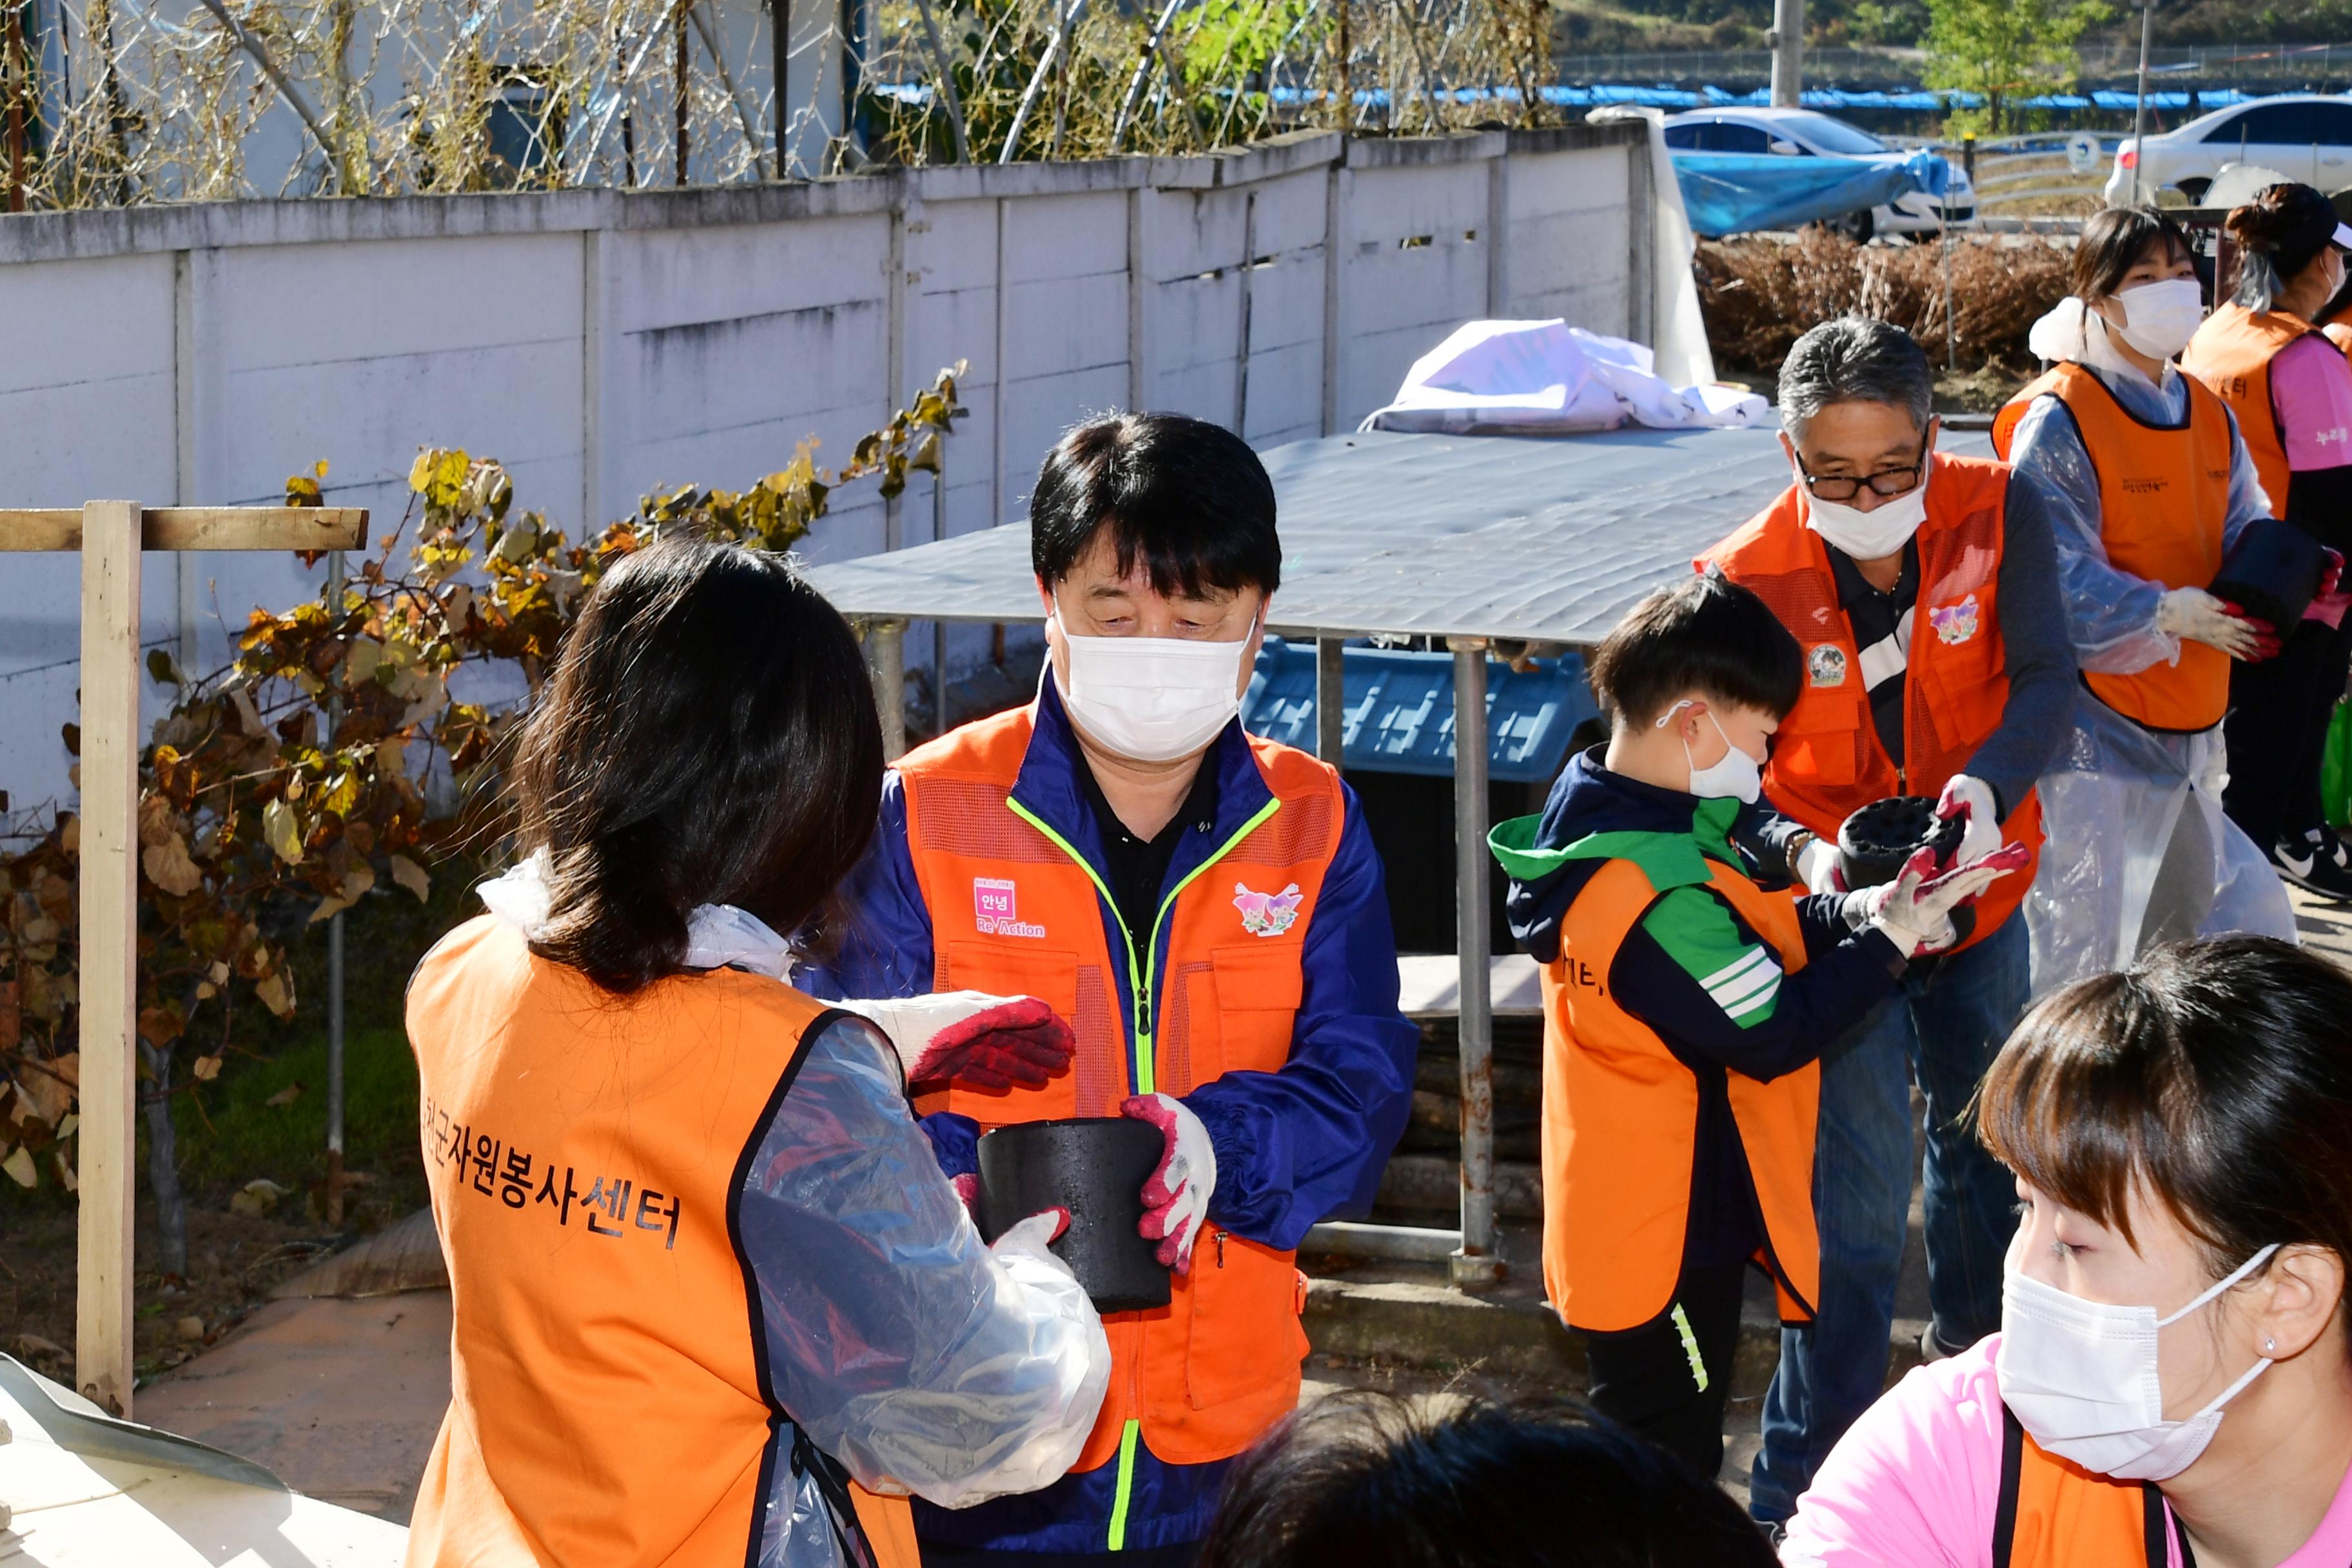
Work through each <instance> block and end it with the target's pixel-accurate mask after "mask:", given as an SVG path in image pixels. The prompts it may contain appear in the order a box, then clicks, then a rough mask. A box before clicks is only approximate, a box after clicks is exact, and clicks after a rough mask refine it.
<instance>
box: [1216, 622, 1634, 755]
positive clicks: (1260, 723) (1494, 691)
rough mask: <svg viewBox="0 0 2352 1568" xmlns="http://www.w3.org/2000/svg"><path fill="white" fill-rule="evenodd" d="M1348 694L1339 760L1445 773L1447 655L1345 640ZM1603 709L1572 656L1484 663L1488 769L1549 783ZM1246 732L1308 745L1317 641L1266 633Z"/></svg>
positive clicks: (1449, 717)
mask: <svg viewBox="0 0 2352 1568" xmlns="http://www.w3.org/2000/svg"><path fill="white" fill-rule="evenodd" d="M1342 669H1343V676H1342V679H1343V682H1344V689H1345V691H1346V693H1347V717H1346V723H1345V726H1344V729H1343V731H1342V737H1343V754H1344V757H1345V764H1346V766H1348V767H1349V768H1352V769H1358V770H1361V771H1364V772H1368V773H1422V774H1427V775H1433V776H1451V775H1452V773H1453V772H1454V656H1453V655H1452V654H1446V653H1412V652H1408V651H1404V650H1402V649H1395V648H1381V647H1370V646H1367V645H1361V644H1357V643H1349V645H1348V647H1347V650H1346V655H1345V662H1344V664H1343V667H1342ZM1600 711H1601V710H1600V707H1599V705H1598V704H1596V703H1595V702H1594V701H1593V700H1592V689H1591V687H1590V686H1589V685H1587V684H1586V682H1585V679H1584V658H1583V656H1582V655H1580V654H1577V653H1572V652H1571V653H1566V654H1562V655H1561V656H1560V657H1559V658H1544V659H1538V660H1537V661H1536V666H1535V668H1533V669H1530V670H1528V671H1527V672H1525V673H1524V674H1523V673H1520V672H1519V671H1517V670H1514V669H1513V668H1511V667H1510V666H1509V665H1507V664H1505V663H1504V662H1502V661H1501V660H1500V659H1495V658H1490V659H1488V660H1487V661H1486V736H1487V771H1488V773H1489V775H1490V776H1491V777H1494V778H1496V779H1504V780H1508V781H1510V782H1513V783H1517V784H1548V783H1549V782H1550V781H1551V779H1552V778H1553V777H1554V776H1555V775H1556V774H1558V773H1559V770H1560V766H1561V764H1562V763H1565V762H1566V761H1567V759H1568V745H1569V739H1570V736H1571V735H1573V734H1574V733H1575V731H1576V727H1577V726H1578V725H1579V724H1580V723H1582V722H1583V721H1585V720H1587V719H1591V718H1595V717H1598V716H1599V714H1600ZM1242 722H1243V723H1244V725H1246V726H1247V727H1248V729H1249V730H1250V731H1251V732H1252V733H1253V734H1258V735H1264V736H1265V737H1266V738H1267V739H1269V740H1275V741H1280V742H1284V743H1286V744H1287V745H1293V746H1297V747H1298V748H1300V749H1301V750H1303V751H1309V752H1311V751H1313V750H1314V749H1315V645H1314V644H1313V643H1287V642H1285V641H1284V640H1283V639H1282V638H1280V637H1268V638H1266V639H1265V647H1263V648H1261V649H1260V650H1259V651H1258V656H1257V670H1256V673H1255V674H1254V675H1253V676H1252V677H1251V678H1250V686H1249V691H1248V693H1247V694H1246V695H1245V696H1244V697H1243V699H1242Z"/></svg>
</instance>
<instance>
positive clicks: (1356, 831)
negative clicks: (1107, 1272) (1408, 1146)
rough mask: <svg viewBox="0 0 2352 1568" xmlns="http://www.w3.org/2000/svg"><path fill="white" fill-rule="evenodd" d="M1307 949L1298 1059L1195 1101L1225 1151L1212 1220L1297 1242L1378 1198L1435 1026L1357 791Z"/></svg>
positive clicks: (1269, 1242)
mask: <svg viewBox="0 0 2352 1568" xmlns="http://www.w3.org/2000/svg"><path fill="white" fill-rule="evenodd" d="M1342 791H1343V795H1342V810H1343V812H1344V814H1345V826H1343V827H1342V828H1341V830H1340V835H1339V851H1338V853H1337V854H1336V855H1334V856H1333V858H1332V861H1331V868H1330V870H1329V871H1328V873H1327V874H1326V876H1325V877H1324V879H1323V891H1322V895H1321V897H1320V898H1319V899H1318V900H1317V902H1316V907H1315V912H1314V916H1313V920H1312V923H1311V924H1309V926H1308V927H1307V943H1306V952H1305V954H1304V956H1303V959H1302V961H1301V962H1302V966H1303V968H1304V971H1305V973H1304V978H1303V985H1302V989H1301V994H1300V998H1299V1005H1298V1016H1297V1024H1296V1026H1295V1030H1294V1033H1293V1035H1292V1037H1291V1047H1290V1059H1289V1061H1287V1062H1286V1063H1285V1064H1284V1065H1283V1067H1282V1068H1281V1069H1280V1070H1279V1071H1276V1072H1230V1073H1227V1074H1225V1075H1224V1076H1223V1077H1222V1078H1220V1079H1217V1080H1216V1081H1215V1082H1213V1083H1208V1084H1203V1085H1202V1087H1200V1088H1199V1089H1194V1090H1193V1091H1192V1093H1190V1094H1188V1095H1186V1096H1185V1097H1184V1103H1185V1104H1186V1105H1187V1106H1188V1107H1190V1108H1191V1109H1192V1113H1193V1114H1194V1115H1196V1116H1198V1117H1199V1118H1200V1119H1201V1121H1202V1125H1203V1126H1204V1127H1206V1128H1207V1130H1208V1133H1209V1142H1210V1144H1211V1146H1212V1147H1213V1149H1214V1150H1215V1151H1216V1155H1217V1184H1216V1187H1215V1189H1214V1191H1213V1192H1212V1193H1211V1194H1210V1195H1209V1218H1210V1220H1211V1221H1213V1223H1215V1224H1217V1225H1220V1226H1225V1227H1226V1228H1228V1229H1230V1230H1232V1231H1234V1233H1235V1234H1236V1235H1239V1236H1243V1237H1247V1238H1249V1239H1250V1240H1252V1241H1256V1242H1262V1243H1264V1244H1265V1245H1266V1246H1268V1247H1277V1248H1280V1249H1283V1250H1288V1249H1290V1248H1292V1247H1297V1245H1298V1243H1299V1240H1300V1238H1301V1237H1304V1236H1306V1234H1307V1227H1308V1226H1312V1225H1314V1224H1316V1223H1317V1222H1318V1221H1320V1220H1323V1219H1325V1218H1328V1217H1329V1216H1330V1215H1334V1214H1339V1213H1345V1212H1360V1211H1362V1210H1363V1209H1365V1208H1368V1207H1369V1206H1370V1204H1371V1200H1372V1194H1373V1192H1374V1190H1375V1189H1376V1188H1377V1187H1378V1186H1379V1185H1380V1179H1381V1169H1382V1168H1383V1167H1384V1166H1386V1164H1387V1163H1388V1157H1389V1152H1390V1151H1391V1149H1393V1148H1394V1147H1395V1146H1396V1141H1397V1139H1398V1137H1399V1136H1401V1135H1402V1133H1403V1131H1404V1123H1405V1117H1406V1113H1407V1112H1408V1111H1409V1110H1410V1109H1411V1107H1412V1068H1413V1059H1414V1057H1415V1056H1416V1054H1417V1053H1418V1050H1419V1047H1420V1040H1421V1033H1420V1031H1419V1030H1418V1029H1416V1028H1415V1027H1414V1026H1412V1024H1411V1023H1409V1022H1407V1021H1406V1019H1405V1017H1404V1016H1403V1015H1402V1013H1400V1012H1398V1011H1397V962H1396V960H1397V952H1396V937H1395V935H1394V933H1393V932H1392V931H1391V929H1390V926H1389V906H1388V890H1387V888H1386V885H1385V879H1384V877H1383V875H1382V872H1381V858H1380V855H1379V852H1378V851H1376V850H1375V849H1374V848H1373V847H1372V838H1371V834H1370V831H1369V830H1368V829H1367V828H1366V827H1365V826H1364V821H1363V816H1362V813H1361V812H1360V810H1359V809H1358V807H1357V805H1356V797H1355V794H1354V792H1353V791H1350V790H1346V789H1345V786H1342Z"/></svg>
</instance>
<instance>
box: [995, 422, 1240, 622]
mask: <svg viewBox="0 0 2352 1568" xmlns="http://www.w3.org/2000/svg"><path fill="white" fill-rule="evenodd" d="M1106 528H1108V530H1109V531H1110V535H1109V537H1110V542H1111V548H1112V549H1113V550H1114V551H1115V552H1117V561H1118V573H1119V575H1120V576H1122V577H1124V576H1126V575H1127V574H1129V572H1132V571H1134V570H1135V569H1136V567H1137V565H1138V564H1140V565H1141V566H1142V567H1143V568H1144V570H1145V571H1146V572H1148V573H1149V574H1150V578H1151V586H1152V587H1153V589H1155V590H1156V591H1158V592H1159V593H1161V594H1166V595H1175V594H1178V593H1181V594H1184V595H1188V596H1191V597H1195V598H1197V597H1200V596H1201V590H1202V588H1203V587H1204V586H1206V587H1210V588H1221V589H1223V590H1225V591H1226V592H1228V593H1231V592H1235V591H1238V590H1240V589H1243V588H1256V589H1258V590H1260V591H1261V592H1264V593H1267V594H1271V593H1273V592H1274V591H1275V589H1276V587H1278V586H1280V585H1281V582H1282V542H1281V541H1280V540H1279V539H1277V538H1276V536H1275V531H1274V481H1273V480H1272V479H1267V478H1266V475H1265V464H1263V463H1261V462H1259V461H1258V460H1257V454H1256V453H1255V452H1253V451H1251V450H1250V448H1249V444H1248V443H1247V442H1245V441H1244V440H1243V439H1242V438H1241V437H1238V436H1236V435H1234V433H1233V432H1232V431H1230V430H1227V429H1224V428H1223V427H1221V426H1215V425H1211V424H1209V423H1208V422H1207V421H1205V420H1201V419H1189V418H1186V417H1185V416H1183V415H1181V414H1107V415H1105V416H1102V417H1101V418H1099V419H1089V420H1087V422H1086V423H1085V424H1083V425H1080V426H1076V427H1074V428H1073V429H1071V430H1070V431H1069V432H1068V433H1067V434H1066V435H1065V436H1064V437H1062V438H1061V439H1060V440H1059V441H1057V442H1055V445H1054V449H1053V450H1052V451H1050V452H1048V453H1046V454H1045V465H1044V466H1043V467H1042V468H1039V469H1038V470H1037V488H1036V489H1035V490H1034V492H1033V493H1032V494H1031V495H1030V498H1029V559H1030V563H1031V564H1032V565H1033V566H1034V567H1035V569H1036V572H1037V575H1038V577H1039V579H1040V580H1042V581H1043V582H1044V583H1045V585H1046V586H1047V587H1049V588H1050V587H1052V586H1053V585H1054V584H1056V583H1059V582H1060V581H1061V580H1062V579H1063V578H1065V577H1066V576H1068V575H1069V574H1070V569H1071V568H1072V567H1074V566H1076V564H1077V562H1078V558H1079V557H1080V556H1082V555H1084V554H1085V553H1086V552H1087V549H1088V547H1090V546H1091V545H1092V544H1093V542H1094V540H1095V537H1096V535H1097V533H1099V532H1100V531H1102V530H1104V529H1106Z"/></svg>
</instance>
